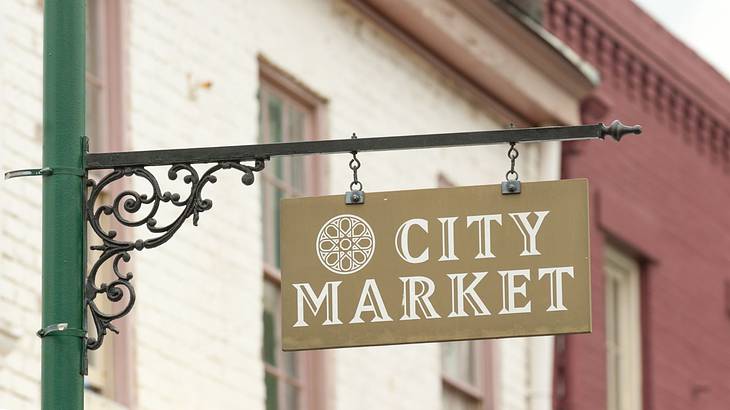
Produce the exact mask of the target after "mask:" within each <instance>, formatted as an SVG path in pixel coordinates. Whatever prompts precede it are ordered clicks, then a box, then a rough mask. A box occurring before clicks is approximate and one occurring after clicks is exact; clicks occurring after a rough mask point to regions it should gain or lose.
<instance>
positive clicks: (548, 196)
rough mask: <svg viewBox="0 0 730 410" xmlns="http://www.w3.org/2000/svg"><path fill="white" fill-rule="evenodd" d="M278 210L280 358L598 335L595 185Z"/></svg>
mask: <svg viewBox="0 0 730 410" xmlns="http://www.w3.org/2000/svg"><path fill="white" fill-rule="evenodd" d="M366 199H367V200H366V201H365V203H364V204H361V205H345V203H344V200H343V196H342V195H334V196H325V197H312V198H295V199H285V200H282V202H281V264H282V265H281V268H282V269H281V270H282V283H281V289H282V290H281V291H282V340H283V348H284V350H302V349H319V348H331V347H349V346H369V345H386V344H399V343H415V342H438V341H451V340H467V339H483V338H496V337H511V336H533V335H547V334H560V333H581V332H590V331H591V303H590V302H591V298H590V270H589V269H590V261H589V243H588V183H587V181H586V180H582V179H579V180H567V181H555V182H534V183H523V184H522V193H521V194H517V195H502V194H501V186H500V185H489V186H474V187H458V188H443V189H423V190H412V191H394V192H368V193H367V198H366Z"/></svg>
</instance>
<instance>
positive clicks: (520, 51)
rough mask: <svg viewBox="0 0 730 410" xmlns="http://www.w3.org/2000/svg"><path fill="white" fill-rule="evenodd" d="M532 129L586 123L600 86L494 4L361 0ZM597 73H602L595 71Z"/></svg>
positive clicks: (469, 0)
mask: <svg viewBox="0 0 730 410" xmlns="http://www.w3.org/2000/svg"><path fill="white" fill-rule="evenodd" d="M359 2H360V3H364V4H366V5H367V6H369V7H371V8H373V9H375V10H376V11H377V12H378V13H380V14H382V15H383V16H385V17H386V18H387V19H388V20H389V21H391V22H392V23H393V24H396V25H397V26H398V28H399V29H402V30H404V31H405V32H406V33H407V34H408V35H410V36H412V37H413V38H414V39H416V40H417V41H418V42H419V43H420V44H422V45H423V46H424V47H426V48H427V49H428V50H429V51H430V52H431V53H433V54H434V55H435V56H437V57H438V58H439V59H441V60H443V61H445V62H446V63H447V64H448V65H450V66H451V67H453V68H454V69H455V70H456V71H457V72H458V73H459V74H460V75H462V76H464V77H466V78H467V79H468V80H469V82H471V83H473V84H475V85H477V86H478V87H479V88H481V89H482V90H485V91H486V92H487V93H488V94H490V95H492V96H494V97H495V99H496V100H498V101H499V102H500V103H502V104H504V105H505V106H506V108H508V109H509V110H511V111H514V112H515V113H517V114H519V115H520V116H521V117H523V118H525V119H527V120H528V121H530V122H532V123H533V124H575V123H578V122H579V118H580V114H579V106H580V100H581V99H582V98H583V97H585V96H586V95H588V94H589V93H590V92H591V91H592V90H593V88H594V87H595V86H596V84H597V76H594V77H591V75H589V74H588V73H587V72H586V71H585V68H583V69H581V68H580V67H578V66H576V64H575V62H574V61H570V60H569V59H568V58H566V54H565V52H561V51H560V50H558V49H557V48H556V45H555V44H551V43H550V42H548V41H547V40H546V39H545V38H544V37H542V36H540V35H537V34H536V32H535V28H534V27H533V28H530V27H528V26H527V25H526V24H525V22H521V21H518V20H517V19H516V18H515V17H513V16H511V15H510V14H509V13H508V12H506V11H505V10H503V9H502V8H500V7H499V6H498V5H496V4H493V3H492V2H490V1H479V0H458V1H441V0H401V1H397V2H393V1H389V0H360V1H359ZM593 71H594V72H595V70H593Z"/></svg>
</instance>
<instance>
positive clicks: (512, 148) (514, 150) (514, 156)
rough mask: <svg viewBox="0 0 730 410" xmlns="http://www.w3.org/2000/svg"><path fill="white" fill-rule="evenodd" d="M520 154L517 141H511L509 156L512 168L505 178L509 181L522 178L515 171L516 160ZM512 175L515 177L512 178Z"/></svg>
mask: <svg viewBox="0 0 730 410" xmlns="http://www.w3.org/2000/svg"><path fill="white" fill-rule="evenodd" d="M519 156H520V152H519V151H517V148H515V143H514V142H510V143H509V150H508V151H507V157H508V158H509V159H510V163H511V165H510V169H509V171H507V173H506V174H505V178H507V181H517V180H518V179H520V175H519V174H518V173H517V171H515V160H516V159H517V157H519ZM510 176H512V177H514V179H510Z"/></svg>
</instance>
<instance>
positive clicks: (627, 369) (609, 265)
mask: <svg viewBox="0 0 730 410" xmlns="http://www.w3.org/2000/svg"><path fill="white" fill-rule="evenodd" d="M604 258H605V260H604V272H605V275H606V281H608V280H613V281H615V282H616V283H617V284H618V289H617V291H618V292H619V294H618V301H617V304H618V306H616V307H615V308H614V307H613V306H612V305H611V304H612V303H613V301H612V300H610V298H609V297H608V296H609V295H608V293H607V292H608V287H607V286H606V304H605V306H606V319H607V320H608V318H609V316H608V315H609V313H610V312H611V311H615V312H616V313H617V315H618V325H619V326H620V330H619V335H618V341H617V344H618V346H616V347H614V346H611V345H610V343H609V341H608V337H609V335H608V324H607V326H606V330H607V334H606V352H607V361H606V372H607V374H606V375H607V386H606V387H607V389H606V391H607V395H608V397H607V409H608V410H614V409H616V410H619V409H620V410H639V409H641V408H642V394H641V393H642V367H641V296H640V295H641V293H640V290H641V276H640V275H641V270H640V267H639V263H638V262H637V261H636V260H635V259H633V258H631V257H630V256H628V255H627V254H626V253H625V252H621V251H620V250H618V249H617V248H616V247H614V246H611V245H607V246H606V248H605V253H604ZM615 349H617V350H618V352H615V351H614V350H615ZM612 354H620V355H621V357H620V359H619V365H618V368H617V369H614V368H613V367H612V365H611V360H610V358H611V355H612ZM614 372H618V375H617V376H618V377H617V378H614V377H612V376H613V374H614ZM614 379H617V380H618V381H619V386H613V380H614ZM616 389H618V391H619V392H620V394H619V397H618V398H617V397H614V395H613V394H612V392H613V391H616Z"/></svg>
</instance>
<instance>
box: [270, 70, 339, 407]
mask: <svg viewBox="0 0 730 410" xmlns="http://www.w3.org/2000/svg"><path fill="white" fill-rule="evenodd" d="M258 63H259V110H260V115H261V121H260V125H259V128H260V132H261V135H260V138H259V139H260V142H267V140H266V139H265V138H264V136H265V135H268V131H269V130H268V126H269V123H268V121H263V119H264V118H265V113H266V111H265V110H267V109H268V108H267V105H266V104H265V102H266V100H265V99H264V95H265V93H264V92H263V90H264V89H265V90H267V91H268V92H271V93H273V94H275V95H277V96H278V97H280V98H282V100H284V101H285V102H286V103H288V104H291V105H294V106H295V107H297V108H299V109H300V110H301V111H303V112H305V113H308V115H307V116H308V119H307V120H306V121H305V129H304V134H303V135H302V140H304V141H306V140H315V139H320V138H323V137H324V135H323V133H322V132H323V130H324V129H326V116H325V109H326V104H327V100H326V99H325V98H323V97H322V96H320V95H319V94H317V93H316V92H314V91H312V90H311V89H310V88H308V87H306V86H305V85H304V84H302V83H301V82H300V81H298V80H296V79H295V78H294V77H293V76H291V75H289V74H287V73H286V72H285V71H284V70H282V69H280V68H279V67H277V66H275V65H274V64H273V63H271V62H270V61H269V60H268V59H266V58H265V57H263V56H261V55H259V56H258ZM284 127H285V125H282V128H284ZM303 161H304V162H303V165H302V167H303V168H304V169H306V170H307V171H308V172H307V173H306V175H305V178H304V180H303V181H304V185H305V188H304V189H303V190H302V191H300V192H298V190H297V189H295V188H294V187H292V186H290V185H289V184H287V183H286V182H283V181H280V180H278V178H276V177H275V176H272V175H270V174H269V173H266V172H262V174H261V181H262V190H263V191H262V203H261V205H262V207H264V206H267V200H268V197H267V194H266V190H267V189H269V188H268V187H267V184H268V185H272V186H273V187H274V188H275V189H281V190H282V191H284V193H285V196H287V197H288V196H289V195H290V194H295V195H296V196H300V195H318V194H320V193H321V192H322V189H323V186H324V164H323V161H321V160H320V159H318V158H316V157H314V156H307V157H304V159H303ZM290 165H291V161H290V160H289V161H286V162H284V174H285V175H286V173H287V171H288V167H289V166H290ZM266 216H267V215H265V213H264V212H263V210H262V245H263V246H264V249H263V252H262V256H263V258H262V259H263V281H264V282H265V283H266V282H268V283H270V284H273V285H275V286H277V287H278V288H279V289H281V271H280V269H279V268H277V267H276V266H275V265H274V264H272V263H270V262H268V261H267V260H266V255H273V254H274V251H273V249H275V245H274V244H272V243H266V242H267V241H266V235H264V230H266V229H269V227H272V228H273V227H275V226H276V225H275V223H274V222H273V221H270V220H269V221H264V218H265V217H266ZM268 216H269V217H275V215H273V213H272V215H268ZM272 237H273V238H274V240H275V238H276V235H272ZM267 247H269V249H267ZM262 348H263V345H262ZM280 352H281V350H280V349H279V352H277V354H278V353H280ZM295 354H296V360H297V369H298V372H299V378H298V380H296V383H292V384H294V385H296V386H297V387H298V388H299V391H300V398H299V409H297V410H315V409H316V410H319V409H326V408H327V406H326V403H325V397H324V389H325V386H324V385H323V384H324V383H323V382H322V381H324V380H326V378H325V377H324V376H325V375H326V371H325V365H324V359H325V354H326V353H325V352H314V351H312V352H296V353H295ZM262 361H263V362H264V363H263V365H264V372H265V374H267V375H272V376H274V377H276V378H277V380H279V378H280V377H281V378H289V376H288V375H287V374H285V371H282V370H281V369H279V368H276V367H274V366H271V365H270V364H268V363H266V362H265V361H264V359H263V358H262ZM311 380H319V381H320V383H311V382H310V381H311ZM279 383H281V382H279ZM278 394H279V402H280V403H282V401H281V400H282V397H281V396H282V395H283V394H284V389H281V388H280V389H278Z"/></svg>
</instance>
